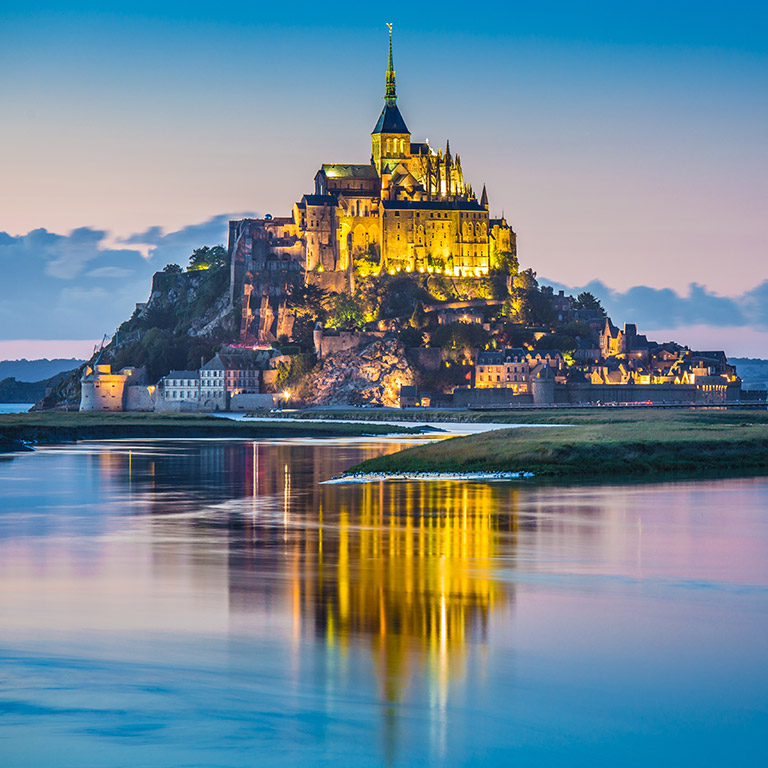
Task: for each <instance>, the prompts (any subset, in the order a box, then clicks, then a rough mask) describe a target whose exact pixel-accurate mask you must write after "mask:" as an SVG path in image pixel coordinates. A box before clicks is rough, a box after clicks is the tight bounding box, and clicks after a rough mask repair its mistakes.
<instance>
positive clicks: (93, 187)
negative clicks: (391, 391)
mask: <svg viewBox="0 0 768 768" xmlns="http://www.w3.org/2000/svg"><path fill="white" fill-rule="evenodd" d="M117 8H119V6H116V5H113V4H106V3H77V2H70V3H68V4H67V6H66V9H62V8H61V7H60V4H57V3H48V4H46V3H23V4H22V3H15V2H5V3H4V4H3V6H2V9H0V73H1V74H0V100H1V103H3V105H4V112H5V115H6V116H7V118H8V119H6V120H3V121H0V169H1V170H2V172H1V173H0V232H5V233H6V237H5V240H2V239H0V260H2V261H0V264H1V265H2V267H3V269H4V270H5V274H6V275H13V276H14V277H13V283H12V282H11V281H9V280H5V281H3V283H2V284H1V285H0V317H2V315H3V314H5V316H6V317H9V316H12V313H11V312H10V308H11V307H13V306H15V302H16V301H17V298H18V295H19V293H20V291H18V290H16V287H15V286H16V285H22V284H24V281H28V282H32V283H34V278H35V274H36V273H35V272H34V271H33V270H34V269H38V268H39V267H40V264H43V263H45V264H46V265H47V267H46V268H47V269H48V270H49V271H50V270H51V269H52V268H55V267H51V263H52V262H51V260H50V259H51V258H52V259H53V260H54V261H55V259H56V258H59V259H62V258H63V259H64V260H65V261H66V259H71V260H72V264H76V263H85V262H89V263H90V261H93V263H94V264H95V263H101V261H104V263H105V264H107V263H108V264H109V266H111V267H113V268H114V269H113V270H112V272H111V273H110V272H106V273H104V272H103V273H101V275H102V276H101V277H99V276H98V275H97V276H94V275H93V274H90V273H89V272H88V271H87V270H86V269H85V268H83V269H82V270H81V271H77V269H74V268H73V269H72V270H71V272H72V275H71V276H70V277H67V278H58V282H56V280H52V281H51V282H50V283H49V282H48V281H47V277H44V279H43V280H42V283H41V286H40V290H43V287H42V285H43V284H44V285H45V286H46V287H45V289H44V290H45V291H46V292H47V293H46V295H47V296H48V297H49V298H48V300H47V302H45V304H46V305H47V306H51V307H55V306H63V305H66V303H67V296H71V295H72V291H73V290H75V288H76V289H77V290H78V291H81V292H82V291H86V292H87V291H90V293H88V294H87V295H89V296H91V297H92V299H93V301H92V303H91V304H88V302H84V301H81V303H80V308H81V311H80V312H79V319H76V318H74V317H73V318H72V319H71V322H69V323H68V324H60V323H57V322H56V321H55V319H54V317H53V316H52V317H51V318H49V322H47V323H44V326H45V328H47V329H48V330H47V331H44V330H35V331H34V332H33V330H32V328H30V326H29V325H28V324H27V323H26V322H24V323H23V324H19V323H18V322H16V323H11V324H10V325H8V324H5V325H4V328H3V330H2V335H3V336H5V341H8V342H10V341H13V340H14V339H27V338H44V336H40V335H39V334H40V333H47V334H48V338H51V339H61V338H68V339H75V338H83V339H93V338H98V337H100V336H101V334H102V333H105V332H110V331H112V330H114V327H115V326H116V325H117V323H118V322H119V321H120V319H122V317H123V316H125V314H126V313H129V312H130V309H131V307H132V305H133V303H135V302H136V301H144V300H146V294H147V292H148V288H149V284H148V279H147V274H149V273H151V272H152V271H153V270H154V269H157V268H162V266H163V264H162V263H160V262H161V261H162V258H163V257H164V255H165V253H166V252H165V251H164V250H157V251H156V252H155V254H154V257H152V258H150V259H149V260H147V259H146V258H144V257H145V256H147V255H148V254H150V253H151V252H152V250H153V248H156V247H157V246H156V244H155V245H153V243H152V242H145V243H141V242H140V239H141V238H139V237H137V235H139V234H140V233H147V232H149V233H154V234H157V232H158V231H162V232H165V233H181V234H178V235H176V237H177V239H183V238H184V237H187V235H188V236H189V241H188V247H189V249H190V250H191V248H192V247H195V246H196V245H198V244H203V243H202V242H201V243H196V242H194V238H195V237H200V236H202V232H201V231H200V230H195V229H194V227H195V226H198V227H199V226H203V231H204V232H205V233H206V236H208V237H210V238H211V239H212V240H215V241H216V242H221V241H223V240H224V239H225V237H226V227H225V226H222V228H221V233H220V235H219V236H216V234H215V232H214V231H213V230H212V229H211V224H210V223H211V222H212V221H213V222H219V221H225V220H226V218H227V216H228V215H231V214H235V213H239V212H243V211H252V212H256V213H266V212H270V213H274V214H278V213H284V212H287V211H288V210H289V209H290V206H291V204H292V202H293V201H294V200H296V199H299V198H300V197H301V195H302V194H303V193H305V192H307V191H311V189H312V178H313V176H314V173H315V171H316V170H317V168H318V167H319V165H320V163H322V162H333V161H347V162H365V161H366V160H367V159H368V157H369V154H370V146H369V138H368V134H369V132H370V130H371V128H372V126H373V123H374V122H375V120H376V117H377V115H378V111H379V110H380V106H381V97H382V91H383V80H384V65H385V52H386V51H385V48H386V27H385V25H384V23H385V22H387V21H391V22H393V23H394V27H395V68H396V71H397V77H398V93H399V95H400V105H401V108H402V111H403V114H404V116H405V119H406V122H407V123H408V125H409V127H410V129H411V131H412V132H413V135H414V137H415V138H417V139H421V138H429V139H430V141H431V142H432V143H433V145H434V144H444V142H445V139H446V138H450V140H451V146H452V148H453V149H454V150H455V151H457V152H458V153H460V154H461V157H462V162H463V165H464V169H465V172H466V174H467V176H468V178H469V181H470V182H471V183H472V184H473V185H474V186H475V188H480V186H481V185H482V183H483V182H486V183H487V185H488V191H489V194H490V199H491V209H492V212H494V213H500V212H501V211H503V212H504V213H505V214H506V216H507V217H508V219H509V220H510V221H511V223H512V224H513V226H514V227H515V229H516V230H517V232H518V237H519V247H520V258H521V262H522V264H523V265H524V266H532V267H533V268H534V269H536V270H537V271H538V273H539V274H540V275H543V276H545V277H546V278H548V279H550V280H553V281H557V282H559V283H562V284H565V285H568V286H581V285H585V284H588V283H590V282H591V281H595V280H599V281H601V283H602V285H604V286H605V290H606V300H609V299H610V300H611V301H615V302H616V307H615V311H616V312H617V313H620V312H623V311H624V305H622V304H621V302H620V301H619V299H618V298H617V297H621V296H624V295H629V291H630V289H632V288H633V286H646V287H648V288H650V289H652V290H653V291H656V292H658V291H662V290H664V289H671V290H673V291H674V292H676V295H677V296H678V298H679V299H680V300H681V301H682V300H683V299H686V298H691V302H690V303H691V304H692V305H693V304H695V299H696V297H697V296H698V294H696V293H695V292H694V293H693V294H690V293H689V286H690V285H691V284H692V283H695V284H697V285H701V286H703V289H704V290H706V291H708V292H710V293H712V294H713V295H719V296H720V297H724V298H730V299H731V300H734V301H736V302H737V303H738V301H739V299H738V297H741V296H744V295H747V294H748V293H750V292H751V291H753V290H754V289H756V287H757V286H759V285H761V284H762V283H763V281H765V280H766V279H768V269H767V268H766V266H765V265H766V263H768V258H766V256H767V255H768V254H766V250H768V224H766V221H768V181H766V180H767V179H768V141H766V139H768V99H767V98H766V94H767V93H768V53H767V51H766V46H765V36H766V31H767V30H768V4H763V3H740V2H736V3H730V4H727V5H724V4H715V3H709V2H703V3H690V2H687V3H679V2H665V3H662V2H643V3H615V2H613V3H607V2H591V3H563V2H550V3H518V2H511V3H503V4H502V3H490V4H484V5H483V6H481V7H479V8H478V12H477V13H476V14H475V15H471V14H470V13H469V10H468V7H467V6H466V4H461V5H460V4H457V3H440V4H420V5H418V6H413V5H410V4H404V3H396V4H394V5H391V4H390V5H388V10H387V15H386V17H385V16H382V13H381V12H380V11H379V10H378V9H375V8H373V9H371V8H368V7H365V8H362V9H359V10H358V9H356V10H354V11H349V10H346V9H344V8H343V7H342V6H340V5H337V6H334V7H332V8H322V9H321V10H318V8H319V6H317V5H315V4H305V3H294V4H291V5H290V6H288V5H278V4H270V5H264V6H260V5H256V4H252V3H249V4H245V3H238V2H233V3H228V4H221V5H214V4H198V3H194V2H191V3H162V2H160V3H144V2H134V3H131V4H130V9H128V10H126V9H120V10H119V11H117V10H115V9H117ZM215 226H216V225H215V224H214V225H213V227H214V228H215ZM41 228H44V229H45V230H47V231H48V232H49V233H52V235H55V236H57V237H58V238H60V239H58V240H57V239H55V238H54V239H52V240H50V239H49V240H45V239H41V238H40V237H39V236H36V237H32V236H30V235H29V233H30V232H35V231H36V230H39V229H41ZM153 228H154V229H153ZM158 228H159V230H158ZM88 230H92V231H95V232H99V233H103V235H102V237H101V239H100V240H98V241H97V242H96V243H95V244H94V243H93V242H92V241H89V243H88V244H87V245H85V244H83V241H82V238H83V232H85V231H88ZM70 233H72V234H70ZM8 238H11V239H12V244H11V245H8ZM18 238H26V239H25V240H24V242H25V243H26V245H25V248H27V249H28V250H27V252H29V249H30V248H32V249H33V250H35V249H36V250H35V252H36V254H37V255H36V257H35V258H30V259H28V260H27V261H25V262H22V263H21V264H13V265H9V261H10V260H13V259H16V258H17V254H18V248H19V241H18ZM62 238H63V239H70V240H71V246H72V247H69V246H67V247H66V248H65V246H64V245H63V244H62V243H63V240H62ZM147 239H148V240H151V239H152V238H151V237H148V238H147ZM3 242H5V243H6V245H5V246H3V245H2V243H3ZM32 243H34V245H32ZM52 244H56V245H55V246H54V245H52ZM208 244H213V243H212V242H209V243H208ZM48 247H53V248H54V251H55V250H56V249H57V248H58V249H59V250H60V251H61V250H62V249H63V250H64V251H66V253H67V254H69V256H66V257H62V256H58V257H55V256H54V257H49V255H46V254H47V253H48V252H47V251H46V250H45V249H46V248H48ZM184 247H187V246H184ZM78 248H83V249H85V250H84V253H85V254H86V255H87V254H94V253H96V252H99V251H101V250H103V251H104V252H105V253H104V254H102V255H97V256H92V258H91V259H90V261H89V259H88V258H86V256H85V255H82V254H81V255H78V253H77V250H78ZM89 249H90V250H89ZM137 252H138V253H139V254H143V255H144V256H142V257H141V258H142V259H143V260H142V261H136V260H135V259H136V253H137ZM115 269H119V270H123V273H121V274H122V276H121V277H118V276H117V275H118V274H119V273H118V272H116V271H115ZM25 270H26V271H25ZM126 271H127V272H129V273H130V276H129V275H127V274H125V272H126ZM91 272H93V270H91ZM43 274H44V275H47V273H45V272H44V273H43ZM110 274H111V275H112V276H111V277H108V275H110ZM99 281H101V282H99ZM97 284H98V285H99V286H100V290H101V291H103V292H105V293H106V294H107V295H109V294H111V293H113V292H114V291H117V292H119V297H120V298H119V299H115V300H114V301H112V302H111V303H110V306H109V309H108V310H104V309H103V308H102V309H101V310H99V308H98V307H99V306H100V305H99V293H98V292H94V291H93V289H94V287H95V286H96V285H97ZM66 291H69V293H66ZM632 295H633V296H635V295H637V294H636V293H635V294H632ZM661 295H664V294H661ZM673 305H674V306H676V307H677V309H673ZM679 306H680V305H679V303H678V304H676V303H675V302H669V303H665V302H661V304H660V305H659V306H658V309H657V311H654V312H653V313H651V319H652V320H653V321H655V323H656V325H657V327H661V328H664V329H667V328H668V329H675V328H679V327H680V326H682V325H685V324H686V322H688V321H687V320H686V318H685V315H681V313H680V311H679ZM665 307H666V308H667V309H668V312H667V315H666V316H665V314H664V313H665ZM625 308H626V310H627V311H629V310H632V311H633V312H634V311H637V312H640V311H641V310H638V309H636V307H635V306H634V305H630V304H627V305H626V307H625ZM89 313H90V314H89ZM659 313H661V314H659ZM699 314H701V313H700V312H699ZM753 317H754V315H749V313H747V315H746V316H745V317H744V318H743V321H744V323H745V324H746V326H727V327H731V328H732V329H739V328H741V329H742V330H741V331H738V330H733V331H732V336H726V337H724V339H725V340H724V342H723V343H727V342H728V340H729V339H730V338H732V339H733V341H732V344H734V345H736V344H743V343H744V339H745V338H746V337H745V333H744V330H743V328H744V327H747V328H749V330H750V334H751V335H750V337H749V338H750V341H749V344H750V345H751V346H750V349H754V352H755V354H758V353H759V354H764V355H766V356H768V335H766V336H765V338H763V336H762V335H761V334H762V333H763V331H762V330H760V329H758V328H756V327H754V321H753V319H752V318H753ZM614 319H615V320H616V321H618V322H621V321H623V320H631V319H633V318H631V317H624V316H618V317H616V318H614ZM704 319H705V320H706V319H707V318H704ZM697 324H698V325H699V326H701V327H702V328H704V330H703V331H701V333H703V334H705V335H706V327H707V325H708V324H707V323H703V324H702V323H701V322H699V321H697ZM709 325H715V322H714V320H713V321H712V322H711V323H709ZM723 327H725V326H723ZM64 328H66V336H62V335H61V334H62V333H64ZM720 330H722V328H721V329H720ZM765 330H766V331H768V329H765ZM713 332H714V331H713ZM729 333H730V332H729ZM755 333H757V335H755ZM50 334H55V335H50ZM2 341H3V340H2V339H0V343H1V342H2ZM734 348H735V346H734ZM744 351H745V350H744V349H739V352H742V353H743V352H744ZM746 351H749V350H746ZM0 356H3V347H2V346H1V345H0Z"/></svg>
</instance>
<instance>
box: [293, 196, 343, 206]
mask: <svg viewBox="0 0 768 768" xmlns="http://www.w3.org/2000/svg"><path fill="white" fill-rule="evenodd" d="M301 202H302V203H303V204H304V205H333V206H335V205H336V204H337V203H336V198H335V197H334V196H333V195H304V197H302V198H301Z"/></svg>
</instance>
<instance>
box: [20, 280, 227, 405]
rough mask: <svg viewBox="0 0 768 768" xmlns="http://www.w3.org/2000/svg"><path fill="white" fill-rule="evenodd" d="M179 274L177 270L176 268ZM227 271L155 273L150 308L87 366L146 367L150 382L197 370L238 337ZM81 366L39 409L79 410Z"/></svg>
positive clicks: (138, 312) (141, 307)
mask: <svg viewBox="0 0 768 768" xmlns="http://www.w3.org/2000/svg"><path fill="white" fill-rule="evenodd" d="M177 269H178V268H177ZM237 319H238V318H237V314H236V313H235V312H233V311H232V308H231V302H230V294H229V269H228V267H227V266H226V265H222V266H218V267H212V268H210V269H193V270H192V271H188V272H181V271H168V270H166V271H163V272H156V273H155V275H154V277H153V279H152V291H151V293H150V297H149V300H148V301H147V303H146V304H139V305H138V306H137V308H136V311H135V312H134V313H133V315H132V316H131V318H130V319H129V320H126V321H125V322H124V323H122V324H121V325H120V327H119V328H118V330H117V333H116V334H115V336H114V337H113V339H112V341H110V343H109V344H108V345H107V346H105V347H104V348H103V349H102V350H101V351H100V352H99V353H97V354H95V355H94V356H93V358H91V360H90V361H89V363H90V364H91V365H93V364H94V363H95V362H96V361H97V360H98V361H99V362H100V363H102V364H110V365H112V367H113V369H114V370H120V369H121V368H124V367H126V366H136V367H139V366H146V367H147V373H148V375H149V378H150V381H157V380H158V379H159V378H161V377H162V376H164V375H165V374H166V373H168V371H170V370H173V369H188V368H195V369H196V368H198V367H199V366H200V360H201V358H202V359H206V360H207V359H209V358H210V357H212V356H213V354H214V352H215V351H216V350H217V349H218V348H219V347H220V346H221V344H222V343H224V342H227V341H232V339H233V338H234V337H235V336H236V332H237ZM83 367H84V366H83V365H81V366H80V367H79V368H78V369H77V370H75V371H74V372H73V373H72V374H71V375H70V376H68V377H66V378H65V379H63V380H62V381H61V382H60V383H59V384H58V386H56V387H55V389H53V391H52V392H51V393H49V394H48V395H46V396H45V397H44V398H42V399H41V400H39V402H36V405H35V408H36V409H38V410H46V409H51V408H58V409H65V410H76V409H77V408H78V406H79V403H80V378H81V376H82V372H83Z"/></svg>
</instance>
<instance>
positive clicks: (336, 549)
mask: <svg viewBox="0 0 768 768" xmlns="http://www.w3.org/2000/svg"><path fill="white" fill-rule="evenodd" d="M397 447H398V444H397V443H395V442H386V441H381V440H379V441H376V442H373V441H370V440H368V441H366V440H357V441H347V442H341V441H339V442H323V443H317V442H314V443H313V442H311V441H300V440H297V441H284V442H276V441H275V442H262V443H257V444H254V443H242V442H216V441H175V442H134V443H127V442H113V443H98V444H96V443H92V444H81V445H78V446H74V447H73V446H67V447H57V448H52V449H46V450H41V451H39V452H37V453H35V454H27V455H23V456H19V457H17V458H13V459H6V460H4V461H0V495H1V496H0V498H1V499H2V510H1V511H0V765H2V766H4V768H16V766H57V767H62V766H72V767H73V768H74V767H77V768H89V767H91V766H93V767H96V766H98V768H108V767H111V766H115V767H118V766H120V767H121V768H122V767H123V766H141V767H142V768H145V767H152V766H162V767H163V768H165V767H166V766H167V767H168V768H170V767H171V766H173V768H179V767H181V766H217V767H218V766H271V765H286V766H293V765H305V766H314V765H329V766H330V765H333V766H347V765H349V766H353V765H354V766H358V765H427V764H430V765H433V764H446V765H503V766H507V765H510V766H511V765H514V766H554V765H558V766H562V765H567V766H587V765H589V766H602V765H606V766H615V765H621V766H648V765H680V766H688V765H696V766H703V765H706V766H709V765H717V766H721V765H724V766H731V765H738V766H751V765H763V764H765V762H764V761H765V734H766V732H768V653H767V652H768V481H766V480H765V479H749V480H726V481H717V482H695V483H680V484H664V485H655V486H622V487H616V486H614V487H602V488H601V487H578V488H560V489H552V488H547V489H540V488H536V487H522V488H521V487H515V486H513V485H510V484H505V483H469V482H463V483H453V484H448V483H440V484H438V483H426V482H425V483H391V484H377V485H368V486H361V485H354V486H322V485H319V484H318V481H320V480H322V479H324V478H326V477H328V476H330V475H332V474H334V473H336V472H338V471H340V470H341V469H343V468H344V467H346V466H348V465H350V464H351V463H353V462H356V461H358V460H359V459H361V458H363V457H366V456H371V455H374V454H377V453H380V452H382V451H389V450H394V449H395V448H397Z"/></svg>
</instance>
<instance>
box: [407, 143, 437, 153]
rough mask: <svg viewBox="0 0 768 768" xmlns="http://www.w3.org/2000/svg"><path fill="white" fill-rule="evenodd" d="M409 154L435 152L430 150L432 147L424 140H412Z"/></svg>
mask: <svg viewBox="0 0 768 768" xmlns="http://www.w3.org/2000/svg"><path fill="white" fill-rule="evenodd" d="M411 154H412V155H434V154H435V153H434V152H433V151H432V147H430V146H429V144H427V142H426V141H412V142H411Z"/></svg>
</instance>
